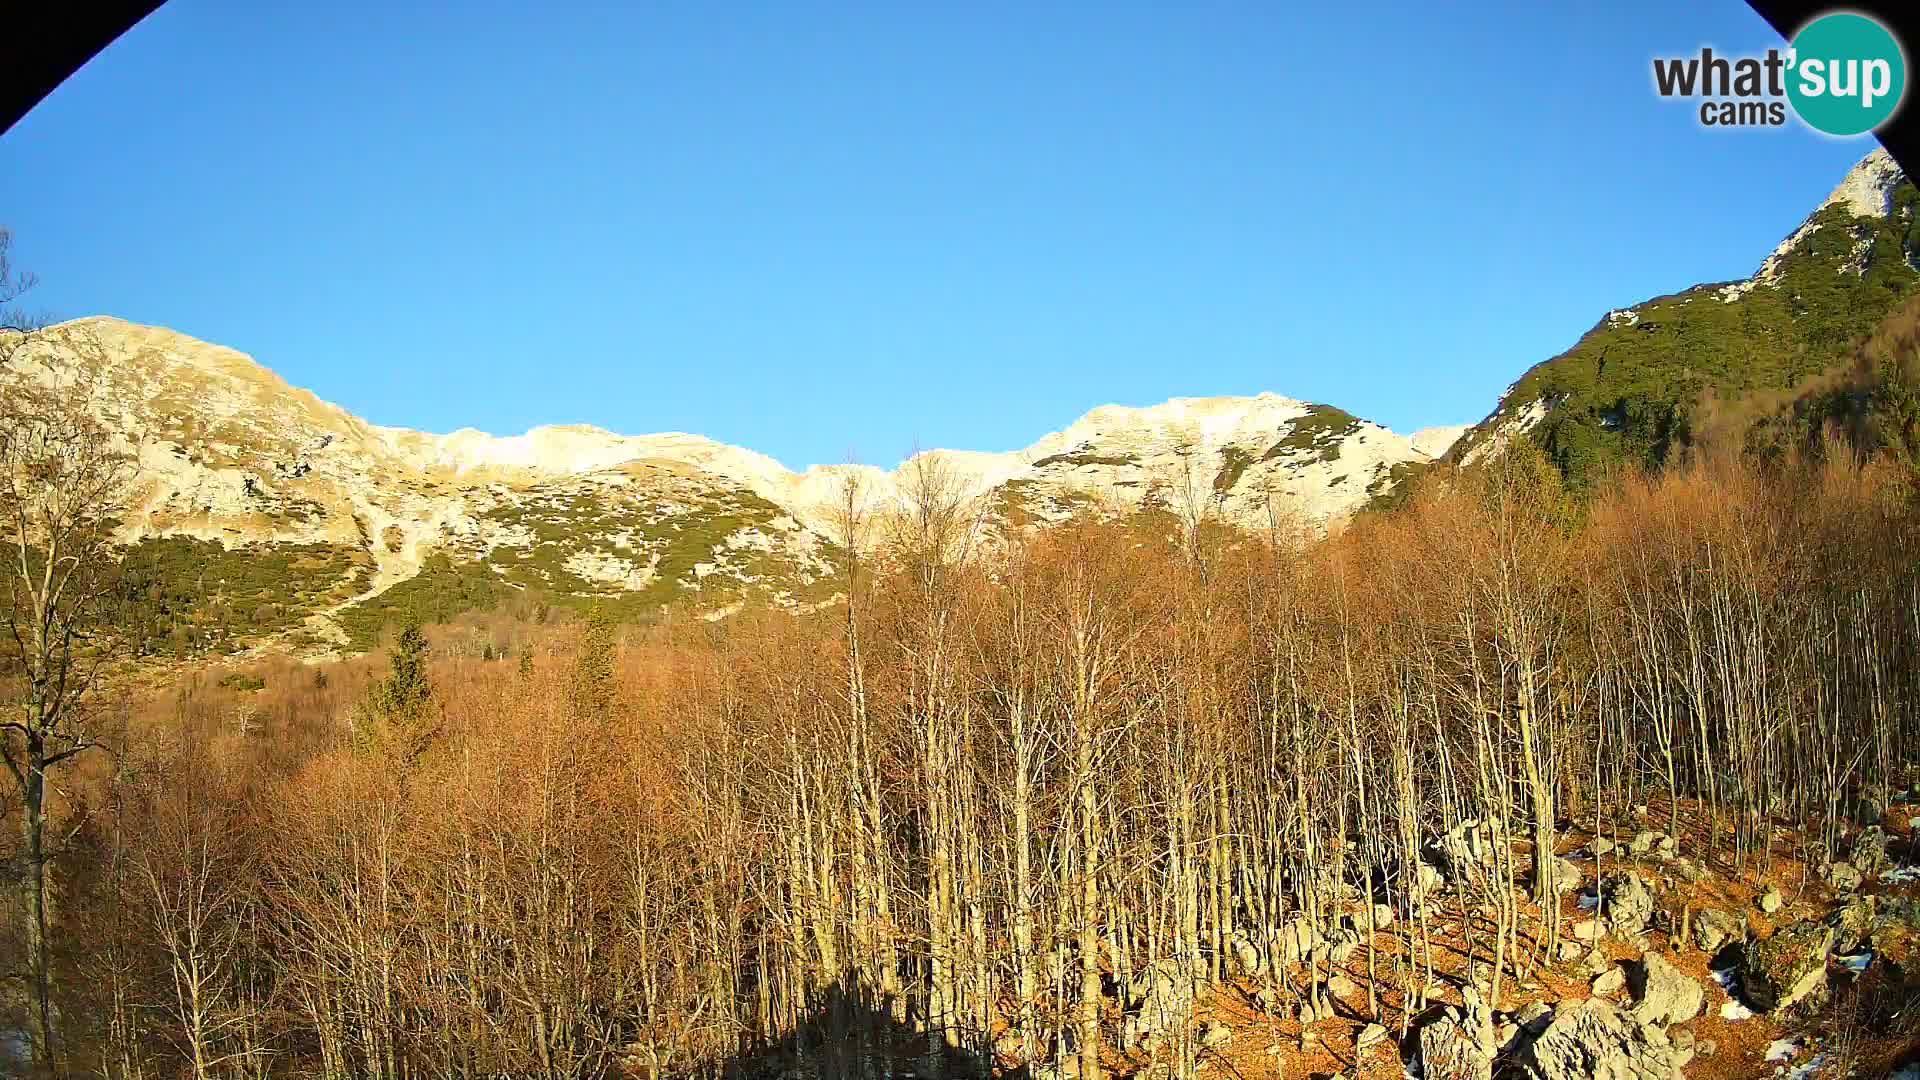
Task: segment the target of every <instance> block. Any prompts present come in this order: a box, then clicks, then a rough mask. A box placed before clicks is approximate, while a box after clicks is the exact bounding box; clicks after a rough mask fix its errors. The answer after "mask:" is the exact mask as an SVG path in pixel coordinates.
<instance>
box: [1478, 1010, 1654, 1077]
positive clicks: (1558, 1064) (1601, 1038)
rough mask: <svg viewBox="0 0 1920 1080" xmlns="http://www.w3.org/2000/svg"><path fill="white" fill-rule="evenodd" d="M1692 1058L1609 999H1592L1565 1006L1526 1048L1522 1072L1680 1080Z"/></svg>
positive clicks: (1521, 1054)
mask: <svg viewBox="0 0 1920 1080" xmlns="http://www.w3.org/2000/svg"><path fill="white" fill-rule="evenodd" d="M1690 1056H1691V1055H1689V1054H1688V1053H1687V1052H1685V1051H1682V1050H1679V1049H1676V1048H1675V1047H1674V1046H1673V1044H1672V1043H1671V1042H1670V1041H1668V1039H1667V1037H1666V1035H1665V1033H1663V1032H1662V1031H1661V1030H1660V1029H1659V1028H1657V1027H1654V1026H1651V1025H1646V1024H1641V1023H1638V1022H1636V1021H1635V1020H1634V1019H1633V1017H1631V1016H1629V1015H1627V1014H1626V1013H1624V1012H1622V1011H1621V1010H1620V1009H1619V1008H1618V1007H1616V1006H1615V1005H1614V1004H1613V1003H1611V1002H1609V1001H1607V1000H1606V999H1605V998H1588V999H1586V1000H1584V1001H1576V1002H1563V1003H1562V1004H1561V1005H1560V1007H1559V1008H1558V1009H1556V1010H1555V1011H1554V1015H1553V1021H1552V1022H1551V1023H1549V1024H1548V1025H1547V1026H1546V1029H1545V1030H1543V1031H1541V1032H1540V1034H1539V1035H1538V1036H1537V1037H1536V1038H1534V1039H1533V1040H1531V1041H1529V1042H1528V1043H1526V1045H1524V1046H1523V1047H1521V1049H1520V1052H1519V1054H1518V1056H1517V1061H1516V1066H1517V1068H1518V1071H1519V1074H1520V1075H1521V1076H1524V1077H1526V1078H1527V1080H1680V1078H1681V1077H1682V1075H1683V1074H1682V1073H1681V1068H1682V1067H1683V1066H1684V1065H1685V1064H1686V1063H1687V1061H1688V1059H1689V1057H1690Z"/></svg>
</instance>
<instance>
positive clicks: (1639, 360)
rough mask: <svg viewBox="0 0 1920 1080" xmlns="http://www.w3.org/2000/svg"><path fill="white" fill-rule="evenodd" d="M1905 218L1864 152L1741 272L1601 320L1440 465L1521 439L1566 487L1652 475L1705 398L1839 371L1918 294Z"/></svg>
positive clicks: (1682, 441)
mask: <svg viewBox="0 0 1920 1080" xmlns="http://www.w3.org/2000/svg"><path fill="white" fill-rule="evenodd" d="M1917 211H1920V191H1916V189H1915V187H1914V185H1913V184H1912V182H1911V181H1910V180H1909V179H1908V178H1907V176H1906V175H1905V173H1904V172H1902V171H1901V169H1900V166H1899V164H1898V163H1897V162H1895V161H1894V160H1893V158H1892V156H1891V155H1890V154H1888V153H1887V151H1886V150H1884V149H1878V148H1876V149H1875V150H1873V151H1872V152H1870V153H1868V154H1867V155H1866V156H1865V157H1863V158H1862V159H1861V160H1860V161H1859V162H1857V163H1856V164H1855V165H1854V166H1853V167H1852V168H1851V169H1849V170H1848V172H1847V174H1846V175H1845V176H1844V177H1843V178H1842V179H1841V181H1840V183H1839V184H1837V185H1836V186H1835V187H1834V188H1833V190H1832V191H1831V192H1830V193H1829V194H1828V196H1827V197H1826V198H1825V199H1824V200H1823V201H1822V202H1821V203H1820V204H1819V205H1818V206H1816V207H1815V208H1814V210H1813V211H1812V212H1811V213H1809V214H1808V215H1807V216H1806V217H1805V218H1804V219H1803V220H1802V221H1801V222H1800V224H1799V225H1798V226H1797V227H1795V228H1794V229H1792V230H1790V231H1789V232H1788V233H1787V234H1786V236H1785V237H1784V238H1783V239H1782V240H1781V241H1779V243H1778V244H1777V245H1776V246H1775V247H1774V248H1773V249H1772V251H1771V252H1770V253H1768V254H1767V255H1766V256H1765V257H1764V258H1763V259H1762V260H1761V262H1760V263H1759V265H1758V267H1757V269H1756V270H1755V271H1754V273H1753V274H1751V275H1750V276H1748V277H1747V278H1745V279H1742V280H1739V281H1732V282H1709V283H1702V284H1698V285H1694V286H1691V287H1689V288H1686V289H1682V290H1680V291H1678V292H1673V293H1667V294H1664V295H1660V296H1655V297H1651V298H1649V299H1646V300H1642V301H1640V302H1638V303H1635V304H1630V305H1628V306H1626V307H1622V308H1615V309H1613V310H1610V311H1608V312H1607V313H1606V314H1604V315H1603V316H1601V318H1600V319H1599V320H1598V321H1597V322H1596V323H1595V324H1594V325H1593V327H1592V328H1591V329H1589V330H1588V331H1586V333H1584V334H1582V335H1581V336H1580V338H1579V339H1577V340H1576V341H1575V342H1574V344H1573V345H1572V346H1570V347H1569V348H1568V349H1567V350H1565V351H1564V352H1561V353H1559V354H1558V355H1556V356H1553V357H1550V358H1548V359H1546V360H1544V361H1541V362H1540V363H1537V364H1535V365H1533V366H1532V367H1530V368H1528V369H1527V371H1525V372H1524V373H1522V374H1521V376H1520V377H1519V378H1518V379H1516V380H1515V381H1514V382H1513V383H1512V384H1511V385H1510V386H1508V388H1507V389H1506V391H1505V392H1503V393H1502V395H1501V397H1500V399H1499V402H1498V403H1497V404H1496V405H1495V406H1494V408H1493V410H1492V411H1491V412H1490V413H1488V415H1487V416H1486V417H1485V418H1484V419H1482V420H1481V421H1480V422H1479V423H1477V424H1475V425H1473V426H1472V427H1471V428H1470V429H1469V430H1468V431H1467V432H1466V433H1465V434H1464V435H1463V436H1461V438H1460V439H1459V440H1458V441H1456V442H1455V443H1454V444H1453V446H1452V447H1451V448H1450V450H1449V451H1448V455H1447V456H1448V457H1449V458H1450V459H1451V460H1453V461H1456V462H1458V463H1462V464H1472V463H1474V462H1476V461H1480V460H1484V459H1485V458H1486V457H1487V456H1488V455H1490V454H1492V453H1495V452H1497V451H1498V450H1499V449H1500V448H1501V447H1504V446H1505V445H1507V444H1508V443H1509V442H1511V441H1512V440H1513V439H1515V438H1519V437H1523V436H1524V437H1527V438H1530V439H1532V440H1534V441H1535V442H1536V443H1538V444H1539V445H1540V446H1541V447H1542V448H1543V449H1544V450H1545V451H1546V452H1547V454H1548V455H1549V457H1551V458H1552V459H1553V461H1554V463H1555V464H1556V465H1558V466H1559V467H1560V469H1561V471H1562V473H1563V474H1565V475H1566V476H1567V477H1568V479H1569V481H1570V482H1572V483H1573V484H1575V486H1584V485H1586V484H1588V483H1591V482H1592V480H1593V479H1594V478H1595V477H1596V476H1597V475H1599V474H1600V473H1601V472H1603V471H1605V470H1606V469H1607V468H1609V467H1611V466H1612V465H1614V464H1616V463H1618V462H1621V461H1631V462H1634V463H1637V464H1641V465H1647V466H1657V465H1659V464H1661V463H1662V462H1663V461H1664V460H1665V459H1666V457H1667V456H1668V454H1669V453H1670V452H1671V451H1672V450H1673V449H1674V448H1676V447H1678V446H1683V445H1687V444H1688V443H1690V442H1691V440H1692V437H1693V434H1694V431H1693V427H1694V421H1695V418H1696V417H1695V413H1696V410H1697V408H1698V406H1699V404H1700V403H1701V402H1702V401H1703V400H1704V399H1705V398H1706V397H1708V396H1720V397H1734V398H1738V397H1741V396H1744V395H1748V394H1751V393H1753V392H1756V391H1771V392H1780V391H1785V390H1788V389H1790V388H1791V387H1793V386H1795V385H1797V384H1799V383H1801V382H1802V381H1804V380H1806V379H1809V378H1811V377H1813V376H1816V375H1819V374H1821V373H1822V372H1825V371H1827V370H1829V369H1831V368H1832V367H1833V366H1835V365H1837V364H1841V363H1845V362H1846V361H1847V359H1848V355H1849V351H1850V349H1851V347H1852V346H1853V344H1854V343H1856V342H1858V341H1860V340H1862V339H1863V338H1864V337H1865V335H1866V334H1868V333H1869V332H1870V331H1871V330H1872V329H1873V327H1874V326H1875V325H1876V324H1877V323H1878V322H1879V320H1880V319H1881V318H1883V317H1885V316H1886V315H1887V314H1889V313H1890V312H1891V310H1892V309H1893V307H1894V306H1895V304H1896V303H1897V302H1898V301H1899V300H1900V299H1901V298H1902V297H1903V296H1906V295H1908V294H1910V293H1911V292H1912V291H1913V290H1914V289H1915V288H1916V286H1920V213H1917ZM1696 304H1697V305H1698V306H1695V305H1696Z"/></svg>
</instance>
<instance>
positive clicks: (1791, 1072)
mask: <svg viewBox="0 0 1920 1080" xmlns="http://www.w3.org/2000/svg"><path fill="white" fill-rule="evenodd" d="M1826 1063H1827V1055H1825V1054H1815V1055H1813V1057H1811V1058H1809V1059H1808V1060H1807V1061H1806V1062H1804V1063H1802V1064H1799V1065H1795V1066H1794V1067H1793V1068H1791V1069H1788V1070H1786V1073H1785V1075H1786V1077H1787V1080H1807V1078H1808V1077H1810V1076H1813V1075H1814V1074H1815V1073H1818V1072H1819V1071H1820V1066H1822V1065H1825V1064H1826Z"/></svg>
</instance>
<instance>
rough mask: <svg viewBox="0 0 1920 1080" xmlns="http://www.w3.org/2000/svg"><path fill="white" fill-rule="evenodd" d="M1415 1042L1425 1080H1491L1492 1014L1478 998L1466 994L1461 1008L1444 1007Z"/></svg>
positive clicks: (1423, 1029) (1492, 1057)
mask: <svg viewBox="0 0 1920 1080" xmlns="http://www.w3.org/2000/svg"><path fill="white" fill-rule="evenodd" d="M1415 1039H1416V1041H1417V1042H1418V1045H1419V1052H1420V1062H1421V1067H1422V1070H1423V1075H1425V1076H1426V1078H1427V1080H1491V1078H1492V1076H1493V1059H1494V1052H1495V1048H1494V1036H1493V1015H1492V1013H1491V1012H1490V1011H1489V1010H1488V1009H1487V1007H1486V1005H1485V1004H1484V1003H1483V1002H1482V1001H1481V1000H1480V998H1479V995H1477V994H1474V993H1472V992H1469V993H1468V997H1467V1002H1466V1005H1465V1007H1464V1008H1462V1007H1460V1006H1454V1005H1449V1006H1447V1009H1446V1011H1445V1012H1444V1013H1442V1014H1441V1015H1440V1016H1439V1017H1438V1018H1437V1019H1435V1020H1433V1021H1431V1022H1430V1023H1428V1024H1427V1025H1426V1026H1424V1027H1422V1028H1421V1029H1420V1031H1419V1033H1418V1034H1417V1035H1416V1036H1415Z"/></svg>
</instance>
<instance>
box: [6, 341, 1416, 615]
mask: <svg viewBox="0 0 1920 1080" xmlns="http://www.w3.org/2000/svg"><path fill="white" fill-rule="evenodd" d="M76 368H77V369H79V370H84V371H87V372H90V373H91V375H90V377H89V380H88V381H89V383H90V384H91V385H92V386H93V387H94V388H95V389H96V390H97V393H95V394H91V395H90V396H89V402H88V404H89V408H90V409H91V410H92V411H93V412H94V413H95V414H96V415H97V416H98V417H99V418H100V419H101V420H102V421H103V423H104V424H105V426H106V427H107V429H108V430H109V431H112V432H115V433H116V434H117V435H118V436H119V438H120V439H121V440H122V441H123V442H124V444H125V449H127V450H128V451H129V452H130V453H132V454H133V455H134V456H135V457H136V458H137V461H138V481H139V486H140V490H141V494H140V500H139V504H138V506H137V507H135V508H134V512H133V513H131V514H129V515H127V516H126V521H125V525H124V528H123V535H122V537H121V539H122V540H123V541H126V542H128V543H133V542H137V541H140V540H143V539H146V538H153V537H173V536H185V537H192V538H196V539H198V540H202V541H216V542H218V543H220V544H222V545H225V546H227V547H229V548H232V547H235V546H237V545H287V544H308V545H326V546H328V547H329V548H335V549H339V550H340V551H341V552H350V553H354V554H355V555H356V557H358V558H360V560H361V562H362V563H364V564H367V567H368V569H369V571H370V572H369V573H368V575H367V580H366V581H365V582H364V583H356V585H355V588H356V590H357V591H358V594H357V595H353V594H349V595H348V596H347V599H346V601H345V602H344V603H342V604H339V605H333V607H334V608H345V607H352V606H355V605H358V604H363V603H365V602H366V601H368V600H371V599H373V598H374V597H376V596H379V595H380V594H382V593H383V592H385V591H386V590H387V589H389V588H391V587H393V586H394V585H396V584H399V583H401V582H405V581H408V580H409V579H412V578H414V577H416V576H418V575H419V574H420V573H421V571H422V568H423V566H425V565H426V564H427V563H428V562H429V561H430V560H432V559H434V558H435V557H436V556H445V557H446V558H448V559H450V560H452V561H453V562H454V563H455V564H457V565H460V566H464V567H470V568H473V569H474V572H475V573H476V574H478V576H479V578H480V579H482V580H485V581H497V582H498V583H500V584H504V585H507V586H510V587H514V588H521V589H536V590H538V591H541V592H543V593H547V594H551V595H556V596H560V595H577V596H592V597H595V598H602V597H610V598H616V599H619V598H626V599H634V598H636V597H637V598H638V599H640V600H641V601H643V602H645V603H647V604H664V603H666V602H668V601H673V602H676V603H691V604H693V605H694V606H696V607H702V606H704V607H707V608H714V609H719V608H723V607H725V606H727V605H730V604H736V603H737V602H738V601H740V600H742V599H747V598H761V599H766V600H769V601H772V602H773V603H774V604H775V605H776V606H786V607H799V606H804V605H806V604H808V603H815V602H819V601H821V600H824V599H826V598H827V597H828V596H830V595H831V594H832V593H833V591H834V589H835V587H836V586H835V566H836V562H835V555H834V550H833V549H834V546H835V545H837V544H841V543H843V542H844V540H845V537H844V536H842V535H841V533H842V531H843V530H842V528H841V525H840V518H841V515H842V510H843V508H844V506H845V505H846V502H847V494H848V489H849V486H852V487H854V488H855V489H856V490H855V492H854V496H853V497H854V502H855V504H856V505H857V507H858V508H859V509H860V510H862V511H863V512H864V513H865V514H866V515H868V516H869V518H874V519H885V518H887V517H888V516H890V515H894V514H898V513H901V512H903V510H904V507H905V505H906V502H907V499H908V497H909V494H910V489H912V488H913V487H914V486H915V484H916V483H918V482H919V481H920V480H921V479H924V478H926V477H928V476H929V475H933V474H938V476H939V478H940V483H941V485H942V486H943V487H944V488H951V489H952V491H953V493H955V494H957V495H959V496H961V497H963V498H965V499H967V500H970V502H971V504H972V506H973V507H974V508H976V509H977V510H978V511H979V514H978V517H979V518H980V520H981V521H982V522H983V525H984V527H985V530H984V531H985V532H986V533H987V534H989V535H990V536H1004V535H1007V534H1008V533H1009V532H1011V531H1013V530H1018V529H1021V528H1026V527H1030V526H1032V525H1035V524H1041V523H1045V522H1050V521H1057V520H1061V519H1063V518H1065V517H1066V516H1068V515H1070V514H1073V513H1076V512H1081V511H1085V510H1088V509H1093V510H1096V511H1099V512H1111V513H1113V514H1115V515H1121V514H1127V513H1131V512H1132V511H1134V510H1135V509H1137V508H1139V507H1140V506H1142V505H1144V504H1146V503H1148V502H1150V501H1157V503H1158V504H1159V505H1176V504H1178V502H1179V500H1180V499H1181V498H1183V497H1188V498H1191V499H1193V500H1197V501H1198V502H1204V503H1206V504H1207V505H1208V506H1209V507H1213V508H1217V510H1218V512H1219V513H1220V514H1221V515H1222V516H1224V517H1225V518H1227V519H1229V520H1232V521H1235V522H1238V523H1242V524H1245V525H1249V526H1254V527H1260V528H1265V527H1267V526H1268V524H1269V523H1270V521H1271V520H1272V513H1271V512H1272V511H1274V510H1278V511H1279V512H1280V513H1281V515H1282V516H1283V517H1285V518H1289V519H1292V520H1297V521H1299V522H1300V523H1301V524H1302V525H1303V526H1304V527H1306V528H1308V529H1316V528H1324V527H1326V526H1327V525H1328V524H1329V523H1330V522H1334V521H1337V520H1338V519H1341V518H1344V517H1345V516H1347V515H1348V514H1350V513H1352V512H1353V511H1354V510H1356V509H1357V508H1359V507H1360V506H1361V505H1363V504H1365V503H1366V502H1367V501H1368V500H1369V499H1370V498H1371V497H1373V495H1375V494H1378V493H1380V492H1381V491H1383V490H1385V488H1386V487H1387V486H1390V483H1391V482H1394V481H1396V480H1397V478H1398V477H1399V476H1400V475H1401V473H1402V472H1404V470H1405V469H1406V468H1407V467H1410V466H1416V465H1420V464H1422V463H1425V462H1428V461H1431V460H1432V459H1433V456H1434V455H1435V454H1438V453H1440V452H1442V450H1443V449H1444V447H1445V445H1446V444H1447V443H1448V442H1449V441H1450V437H1449V436H1447V435H1446V434H1444V433H1429V434H1428V435H1427V436H1426V437H1425V438H1423V440H1422V443H1421V445H1422V446H1425V447H1427V448H1428V449H1426V450H1422V449H1420V448H1419V447H1417V446H1416V445H1415V444H1414V443H1413V441H1412V440H1410V439H1409V438H1408V437H1407V436H1404V435H1399V434H1395V433H1394V432H1392V431H1389V430H1387V429H1386V428H1384V427H1381V426H1379V425H1377V424H1373V423H1370V422H1368V421H1366V420H1363V419H1360V418H1358V417H1355V416H1352V415H1350V414H1348V413H1346V412H1343V411H1342V410H1340V409H1337V408H1333V407H1331V406H1327V405H1318V404H1313V403H1309V402H1303V401H1296V400H1294V399H1292V398H1286V397H1281V396H1279V395H1277V394H1270V393H1268V394H1260V395H1257V396H1253V397H1216V398H1176V399H1174V400H1172V401H1168V402H1165V403H1163V404H1159V405H1152V406H1148V407H1142V408H1132V407H1123V406H1118V405H1109V406H1103V407H1100V408H1096V409H1094V410H1092V411H1091V412H1089V413H1087V414H1086V415H1085V416H1082V417H1081V418H1080V419H1079V420H1077V421H1075V422H1073V423H1072V424H1069V425H1068V426H1067V427H1065V428H1064V429H1062V430H1060V431H1058V432H1055V433H1053V434H1050V435H1046V436H1045V437H1043V438H1041V439H1039V440H1038V441H1037V442H1035V443H1034V444H1033V445H1031V446H1029V447H1027V448H1026V449H1024V450H1010V451H1006V452H996V453H982V452H974V451H961V450H932V451H927V452H926V453H924V454H919V455H916V456H915V457H913V458H911V459H909V460H907V461H905V462H902V463H901V465H900V467H898V468H896V469H893V470H885V469H880V468H875V467H872V466H856V465H825V466H812V467H809V468H806V469H803V470H800V471H794V470H791V469H788V468H787V467H786V466H784V465H782V464H781V463H780V462H778V461H775V460H774V459H772V458H770V457H768V456H766V455H765V454H760V453H756V452H754V451H752V450H748V449H744V448H742V447H737V446H730V445H727V444H725V443H721V442H717V441H715V440H712V439H708V438H705V437H703V436H700V435H693V434H686V433H680V432H667V433H661V434H653V435H620V434H616V433H613V432H610V431H605V430H602V429H600V428H596V427H591V426H586V425H561V426H546V427H537V428H534V429H532V430H531V431H528V432H526V433H525V434H521V435H511V436H495V435H490V434H487V433H485V432H481V431H475V430H472V429H463V430H460V431H456V432H453V433H451V434H445V435H436V434H430V433H426V432H420V431H413V430H409V429H406V428H396V427H381V426H379V425H375V424H372V423H369V422H367V421H366V420H363V419H361V418H360V417H357V416H355V415H353V414H351V413H349V412H347V411H346V410H345V409H342V408H340V407H338V406H336V405H332V404H329V403H328V402H326V401H323V400H321V399H320V398H318V397H316V396H315V395H314V394H312V393H310V392H308V391H306V390H302V389H299V388H296V387H294V386H291V385H289V384H288V383H287V382H286V381H285V380H283V379H281V378H280V377H279V376H278V375H276V374H274V373H273V372H272V371H270V370H268V369H267V368H266V367H264V366H262V365H261V364H259V363H256V362H255V361H254V360H253V359H252V358H250V357H248V356H246V355H244V354H242V353H239V352H236V351H234V350H232V349H227V348H222V347H220V346H218V345H213V344H209V343H207V342H202V341H197V340H195V339H193V338H191V337H188V336H186V335H184V334H179V333H176V332H174V331H171V330H167V329H163V328H159V327H151V326H140V325H136V324H133V323H128V322H124V321H121V320H118V319H112V318H90V319H81V320H76V321H74V322H70V323H63V324H61V325H59V326H55V327H50V328H48V329H46V330H44V331H40V332H37V333H36V334H35V335H34V336H33V337H32V339H31V340H30V342H29V343H28V344H27V345H26V346H24V347H23V349H22V353H21V355H20V356H18V357H16V359H15V361H14V362H11V363H9V365H8V367H7V370H5V371H0V386H4V385H6V384H7V383H9V382H11V381H15V380H39V381H42V382H47V381H49V380H51V379H52V378H54V375H53V374H52V373H53V372H55V371H56V370H60V371H67V370H75V369H76ZM857 436H858V433H857V432H850V433H849V438H850V439H854V438H857ZM1183 493H1184V495H1183ZM876 535H877V533H876ZM362 586H364V587H362ZM311 614H313V616H314V620H315V625H313V626H312V627H310V628H309V629H310V630H311V631H312V632H313V633H314V634H316V635H318V636H319V637H321V638H323V639H331V640H335V641H337V642H339V643H341V644H344V643H345V635H343V634H341V633H339V632H338V626H337V625H336V621H335V620H334V618H333V616H334V615H335V614H337V610H315V611H314V612H312V613H311ZM330 628H331V630H330Z"/></svg>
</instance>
